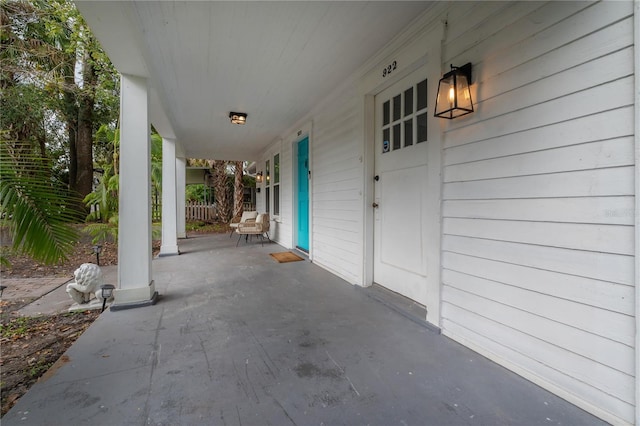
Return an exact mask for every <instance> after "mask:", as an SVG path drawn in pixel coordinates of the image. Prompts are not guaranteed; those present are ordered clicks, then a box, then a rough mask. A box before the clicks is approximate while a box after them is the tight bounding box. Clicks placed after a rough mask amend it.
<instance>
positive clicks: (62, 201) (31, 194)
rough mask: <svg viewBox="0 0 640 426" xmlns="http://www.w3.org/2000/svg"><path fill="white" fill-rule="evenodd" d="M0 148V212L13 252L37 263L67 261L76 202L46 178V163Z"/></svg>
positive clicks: (73, 234) (72, 241)
mask: <svg viewBox="0 0 640 426" xmlns="http://www.w3.org/2000/svg"><path fill="white" fill-rule="evenodd" d="M14 152H15V150H14V149H11V147H10V146H9V144H8V143H7V142H5V141H3V142H2V145H1V146H0V211H1V212H2V215H3V216H4V217H5V218H6V219H7V221H8V224H9V229H10V231H11V235H12V239H13V249H14V250H15V251H16V252H19V253H23V254H27V255H29V256H31V257H32V258H34V259H35V260H37V261H39V262H43V263H46V264H53V263H56V262H59V261H62V260H65V259H66V258H67V255H68V253H70V252H71V250H72V249H73V246H74V244H75V243H76V241H77V239H78V234H77V232H76V231H75V229H74V228H73V227H71V226H70V223H72V222H76V221H78V220H80V217H79V215H78V212H77V210H75V209H74V208H72V206H73V205H74V204H77V202H78V200H77V199H75V197H72V196H71V195H70V194H69V193H68V192H67V191H66V190H65V189H64V188H62V187H61V186H60V185H56V183H55V182H53V181H52V180H51V177H50V170H51V168H50V165H49V164H48V162H47V161H46V160H43V159H42V158H40V157H38V156H36V155H33V154H28V153H27V154H25V152H24V151H21V152H20V154H19V155H14Z"/></svg>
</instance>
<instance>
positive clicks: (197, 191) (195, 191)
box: [185, 183, 205, 201]
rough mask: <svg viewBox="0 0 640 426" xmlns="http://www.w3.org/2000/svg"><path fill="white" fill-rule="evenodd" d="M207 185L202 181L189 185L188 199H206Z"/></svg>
mask: <svg viewBox="0 0 640 426" xmlns="http://www.w3.org/2000/svg"><path fill="white" fill-rule="evenodd" d="M204 191H205V187H204V185H203V184H201V183H196V184H192V185H187V187H186V188H185V198H186V201H202V200H204Z"/></svg>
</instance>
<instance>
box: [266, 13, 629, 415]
mask: <svg viewBox="0 0 640 426" xmlns="http://www.w3.org/2000/svg"><path fill="white" fill-rule="evenodd" d="M445 8H447V6H446V5H444V4H440V5H439V6H438V8H437V9H434V10H437V13H440V12H442V11H443V10H444V9H445ZM633 19H634V18H633V3H631V2H628V1H627V2H604V3H579V2H512V3H505V2H468V3H460V2H458V3H452V4H450V5H449V7H448V9H447V10H446V11H444V12H442V14H441V15H440V16H434V15H432V16H427V17H423V18H421V21H423V22H424V23H430V24H429V25H430V26H431V27H433V26H434V25H438V24H439V22H441V21H444V20H446V21H447V22H448V25H447V29H446V31H445V33H444V37H443V38H444V39H443V43H442V53H441V60H442V69H443V72H445V71H447V70H448V69H449V64H451V63H453V64H454V65H462V64H464V63H466V62H472V64H473V79H472V82H473V85H472V95H473V99H474V102H475V107H476V112H475V113H473V114H471V115H468V116H466V117H463V118H458V119H456V120H452V121H445V120H442V121H441V122H440V125H441V131H442V138H443V147H442V188H441V190H442V248H441V258H442V262H441V268H442V269H441V275H442V287H441V292H442V298H441V307H440V308H441V314H440V316H439V325H440V326H441V328H442V331H443V333H444V334H445V335H447V336H449V337H451V338H453V339H454V340H457V341H459V342H461V343H462V344H464V345H466V346H469V347H470V348H472V349H474V350H476V351H478V352H480V353H482V354H484V355H485V356H487V357H489V358H491V359H493V360H495V361H496V362H498V363H500V364H502V365H504V366H506V367H507V368H509V369H511V370H513V371H515V372H517V373H519V374H521V375H523V376H524V377H526V378H528V379H530V380H532V381H534V382H535V383H538V384H540V385H541V386H543V387H545V388H547V389H549V390H550V391H552V392H554V393H556V394H558V395H560V396H561V397H564V398H566V399H567V400H569V401H571V402H573V403H575V404H577V405H578V406H580V407H582V408H584V409H586V410H588V411H590V412H592V413H594V414H595V415H597V416H599V417H601V418H603V419H605V420H607V421H610V422H612V423H616V424H620V423H634V418H635V416H636V414H635V395H634V388H635V387H636V386H637V384H636V381H635V362H636V357H637V353H636V351H635V338H636V337H635V333H636V331H635V323H636V319H635V309H636V307H635V305H634V304H635V297H634V283H635V281H634V273H635V268H634V264H635V257H634V255H635V248H634V224H635V218H634V216H635V215H634V191H635V190H634V184H635V180H634V179H635V178H634V121H635V118H634V105H633V102H634V97H633V93H634V92H633V90H634V89H633V88H634V75H633V73H634V68H633V63H634V61H633V57H634V56H633V55H634V52H633V40H634V37H633ZM414 30H415V28H414ZM425 31H427V26H425ZM424 34H426V32H425V33H424ZM402 39H403V36H402V35H400V36H399V37H398V39H397V40H395V41H394V42H392V43H391V44H390V47H389V48H388V49H386V50H385V51H383V52H380V54H379V55H377V56H376V58H372V61H371V62H370V63H369V64H368V65H366V66H363V69H362V70H361V71H360V73H359V75H362V76H364V75H366V73H367V72H368V71H369V70H370V69H377V67H378V65H379V64H380V63H382V62H383V59H385V58H389V57H391V56H393V55H394V54H395V52H399V51H400V49H401V48H402V46H403V43H404V45H406V43H405V42H403V41H402ZM439 77H440V76H429V78H439ZM371 84H373V83H371ZM355 86H356V84H348V83H345V85H344V87H340V88H339V89H338V90H337V91H336V92H335V93H333V94H332V95H330V96H329V97H328V99H327V100H326V101H325V102H324V103H323V104H322V105H321V106H320V107H318V108H317V110H316V111H313V112H312V113H311V114H309V115H308V116H307V117H305V119H304V120H303V121H302V122H305V123H307V122H308V123H313V132H312V137H311V138H310V151H311V172H312V182H311V186H310V188H311V191H312V194H313V195H312V196H313V198H312V215H313V221H312V225H313V228H312V235H311V244H312V247H313V249H312V256H313V261H314V262H316V263H318V264H319V265H321V266H323V267H325V268H327V269H329V270H331V271H333V272H334V273H336V274H337V275H339V276H340V277H342V278H344V279H345V280H347V281H349V282H351V283H356V284H361V285H367V284H368V283H367V281H368V279H369V278H368V277H365V276H363V274H364V275H368V272H367V271H368V270H369V269H370V268H369V267H368V266H367V265H366V264H365V262H368V261H369V260H371V259H370V254H369V253H365V246H366V245H367V244H370V241H368V239H367V238H366V235H367V233H368V232H372V230H371V229H369V228H367V226H366V225H365V226H363V222H365V223H366V221H367V219H366V216H365V211H364V210H363V206H365V205H366V202H367V200H368V198H367V197H368V195H367V191H370V189H368V185H366V184H365V183H366V182H365V178H364V176H365V173H368V172H370V170H369V168H370V167H371V166H370V165H367V164H366V162H367V160H366V158H367V157H366V156H365V164H363V155H364V153H365V152H366V151H367V149H366V143H367V141H365V136H364V135H365V134H366V132H367V130H366V129H364V126H363V123H362V121H361V118H362V117H364V118H365V122H366V121H367V117H366V114H368V113H369V114H370V113H372V111H368V112H367V111H366V110H365V104H366V102H365V99H364V98H363V96H364V95H363V93H362V92H358V91H357V90H356V89H355ZM429 96H430V98H432V97H433V98H435V93H433V94H430V95H429ZM363 129H364V130H363ZM296 130H297V129H291V130H290V132H289V133H291V134H285V135H282V136H283V138H284V139H283V141H284V142H283V143H282V144H281V148H280V149H281V151H280V152H281V163H282V170H281V174H282V177H281V179H282V185H283V187H282V189H281V191H282V195H281V197H282V198H281V199H282V207H281V209H282V212H283V215H282V217H281V220H282V223H280V224H278V226H280V227H281V228H280V229H281V233H280V236H281V238H280V241H279V242H281V243H282V244H283V245H285V246H287V247H292V241H293V230H292V228H293V224H294V219H293V214H294V207H293V204H292V203H293V200H294V199H293V198H292V197H293V190H294V188H293V183H292V182H293V176H292V173H291V171H292V168H293V163H294V158H293V157H292V154H293V153H292V151H291V146H292V143H293V142H294V141H295V139H296V137H295V131H296ZM272 149H273V148H270V150H269V152H270V155H271V156H272V154H271V153H272ZM261 164H262V166H263V167H264V158H263V159H262V163H261ZM363 194H364V199H363ZM263 197H264V193H262V197H260V198H261V199H264V198H263ZM363 271H364V272H363ZM432 322H434V323H435V321H432Z"/></svg>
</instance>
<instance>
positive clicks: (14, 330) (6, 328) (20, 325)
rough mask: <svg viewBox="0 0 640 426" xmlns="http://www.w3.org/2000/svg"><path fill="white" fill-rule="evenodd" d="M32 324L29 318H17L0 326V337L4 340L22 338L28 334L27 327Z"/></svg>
mask: <svg viewBox="0 0 640 426" xmlns="http://www.w3.org/2000/svg"><path fill="white" fill-rule="evenodd" d="M32 322H33V320H32V318H30V317H17V318H14V319H12V320H11V321H9V322H8V323H7V324H0V336H2V337H3V338H6V339H15V338H20V337H24V336H25V335H26V334H28V333H29V326H30V325H31V323H32Z"/></svg>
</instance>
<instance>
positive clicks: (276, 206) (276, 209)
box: [272, 154, 280, 216]
mask: <svg viewBox="0 0 640 426" xmlns="http://www.w3.org/2000/svg"><path fill="white" fill-rule="evenodd" d="M272 186H273V210H272V211H273V215H274V216H280V154H276V155H274V156H273V184H272Z"/></svg>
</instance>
